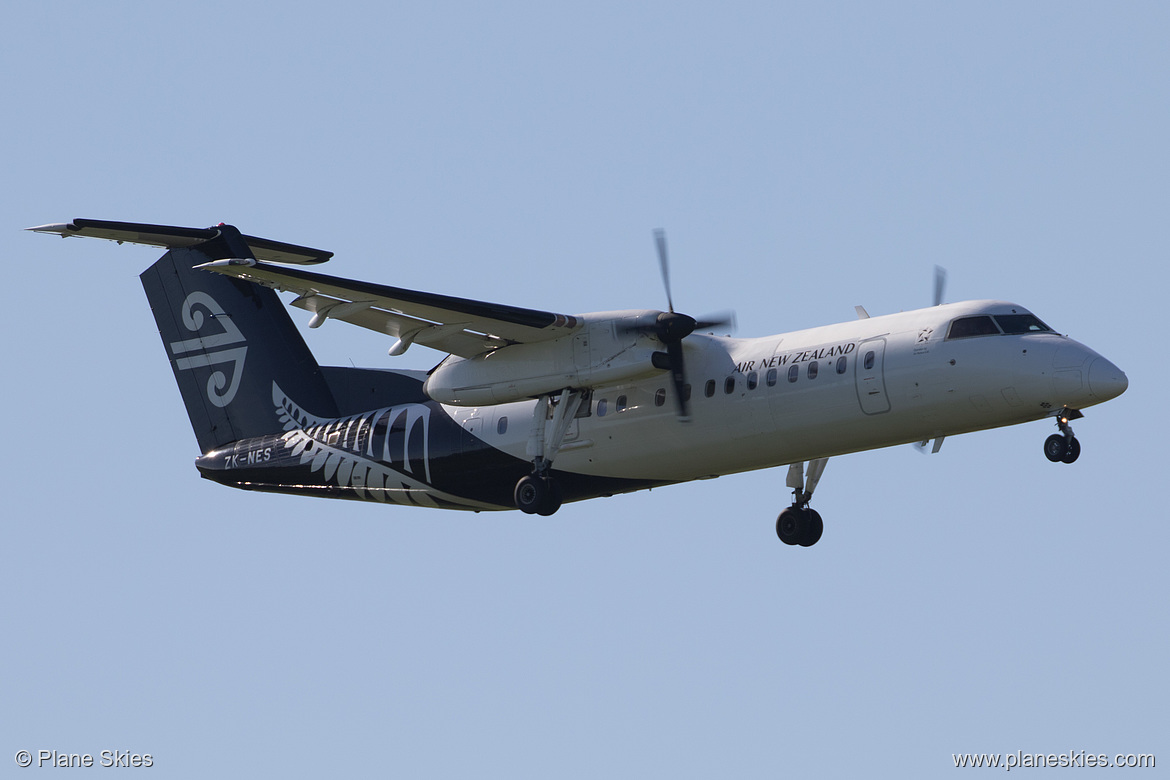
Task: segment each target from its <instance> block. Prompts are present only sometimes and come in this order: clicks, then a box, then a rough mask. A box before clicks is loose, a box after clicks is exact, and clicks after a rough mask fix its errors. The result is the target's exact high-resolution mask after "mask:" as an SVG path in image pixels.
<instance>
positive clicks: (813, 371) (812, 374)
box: [808, 360, 817, 379]
mask: <svg viewBox="0 0 1170 780" xmlns="http://www.w3.org/2000/svg"><path fill="white" fill-rule="evenodd" d="M808 378H809V379H816V378H817V361H815V360H814V361H813V362H811V363H809V364H808Z"/></svg>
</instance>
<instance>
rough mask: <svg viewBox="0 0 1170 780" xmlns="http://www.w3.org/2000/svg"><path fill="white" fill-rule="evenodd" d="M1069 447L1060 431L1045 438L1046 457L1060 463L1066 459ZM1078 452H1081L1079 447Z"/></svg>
mask: <svg viewBox="0 0 1170 780" xmlns="http://www.w3.org/2000/svg"><path fill="white" fill-rule="evenodd" d="M1073 441H1076V439H1073ZM1079 446H1080V445H1078V447H1079ZM1068 449H1069V447H1068V444H1067V443H1066V442H1065V440H1064V437H1063V436H1061V435H1060V434H1059V433H1054V434H1052V435H1051V436H1049V437H1048V438H1047V439H1045V440H1044V457H1046V458H1048V459H1049V460H1050V461H1052V462H1053V463H1060V462H1061V461H1062V460H1064V456H1065V453H1067V452H1068ZM1077 454H1080V451H1079V449H1078V452H1077Z"/></svg>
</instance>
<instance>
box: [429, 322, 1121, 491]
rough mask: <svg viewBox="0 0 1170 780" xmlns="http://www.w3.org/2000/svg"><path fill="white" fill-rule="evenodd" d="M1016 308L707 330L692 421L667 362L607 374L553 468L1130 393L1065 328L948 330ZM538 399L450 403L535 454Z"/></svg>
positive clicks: (632, 467) (708, 461)
mask: <svg viewBox="0 0 1170 780" xmlns="http://www.w3.org/2000/svg"><path fill="white" fill-rule="evenodd" d="M1017 313H1024V314H1026V313H1027V311H1026V310H1025V309H1023V308H1022V307H1019V306H1016V305H1015V304H1011V303H1005V302H999V301H968V302H964V303H956V304H948V305H943V306H936V307H933V308H929V309H920V310H916V311H910V312H903V313H900V314H892V315H887V316H881V317H873V318H867V319H859V320H855V321H851V322H845V323H839V324H835V325H828V326H824V327H820V328H812V329H809V330H802V331H796V332H792V333H785V334H780V335H776V336H769V337H764V338H753V339H735V338H726V337H718V336H712V335H702V334H698V333H696V334H693V335H691V336H690V337H688V338H687V339H686V340H685V341H684V349H685V356H686V371H687V377H688V381H689V383H690V387H691V394H690V413H691V418H692V419H691V421H690V422H681V421H680V420H679V418H678V414H677V407H676V399H675V398H674V397H673V393H674V389H673V387H672V385H671V381H670V376H669V373H668V372H665V371H661V372H656V373H655V374H654V375H651V376H648V377H644V378H639V379H636V380H632V381H627V382H624V383H620V384H613V385H607V386H595V387H594V390H593V392H592V398H591V399H590V403H589V405H588V409H587V411H588V414H587V416H579V417H578V418H577V419H575V420H574V422H573V424H572V425H571V426H570V429H569V432H568V434H567V435H566V437H565V441H564V444H563V446H562V447H561V449H560V451H559V453H558V455H557V457H556V460H555V463H554V468H555V469H556V470H558V471H570V472H577V473H582V474H589V475H595V476H613V477H627V478H635V479H645V480H664V481H686V480H691V479H697V478H703V477H710V476H717V475H721V474H729V473H734V472H739V471H747V470H751V469H759V468H768V467H772V466H779V465H784V464H789V463H797V462H801V461H808V460H812V459H816V458H825V457H830V456H835V455H841V454H844V453H848V452H857V451H861V450H868V449H875V448H879V447H889V446H894V445H899V444H905V443H909V442H920V441H925V440H928V439H938V438H939V437H944V436H953V435H956V434H960V433H966V432H970V431H976V430H984V429H988V428H996V427H1000V426H1004V425H1014V424H1016V423H1023V422H1028V421H1032V420H1038V419H1042V418H1044V417H1048V416H1052V415H1054V414H1056V413H1058V412H1059V411H1060V410H1061V409H1062V408H1064V407H1069V408H1073V409H1080V408H1083V407H1086V406H1090V405H1092V404H1096V403H1101V402H1102V401H1106V400H1108V399H1110V398H1113V397H1115V396H1117V395H1119V394H1120V393H1121V392H1123V391H1124V389H1125V387H1126V379H1125V375H1124V374H1123V373H1122V372H1121V371H1120V370H1119V369H1118V368H1117V367H1116V366H1114V365H1113V364H1112V363H1110V362H1109V361H1108V360H1106V359H1105V358H1103V357H1101V356H1100V355H1098V354H1097V353H1096V352H1094V351H1093V350H1091V349H1089V348H1088V347H1085V346H1084V345H1082V344H1079V343H1078V342H1076V341H1073V340H1072V339H1069V338H1067V337H1065V336H1061V335H1059V334H1057V333H1054V332H1028V333H1021V334H1017V335H1006V334H1003V333H996V334H994V335H979V336H969V337H965V338H950V339H948V338H947V333H948V330H947V329H948V326H949V324H950V323H951V322H952V321H954V320H955V319H957V318H961V317H967V316H971V315H983V314H986V315H997V314H998V315H1006V314H1017ZM641 340H642V341H644V342H645V343H644V344H641V345H639V349H645V350H652V349H653V343H652V340H651V339H649V338H645V337H641ZM535 405H536V402H535V401H520V402H515V403H506V404H498V405H491V406H480V407H467V406H447V407H445V409H446V411H447V413H448V414H450V415H451V416H452V417H453V418H454V419H456V420H458V421H460V422H461V423H463V424H464V425H465V426H466V427H468V428H469V429H472V430H475V431H477V432H481V433H479V435H481V436H482V437H483V439H484V440H485V441H486V442H487V443H489V444H490V445H492V446H493V447H496V448H498V449H500V450H502V451H505V452H507V453H509V454H511V455H514V456H516V457H518V458H522V459H530V458H531V452H530V450H529V448H528V441H529V435H530V432H531V430H532V428H533V419H532V418H533V411H534V408H535ZM582 414H584V412H582ZM501 419H504V420H505V422H503V423H501Z"/></svg>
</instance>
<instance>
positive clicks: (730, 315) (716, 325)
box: [695, 310, 735, 330]
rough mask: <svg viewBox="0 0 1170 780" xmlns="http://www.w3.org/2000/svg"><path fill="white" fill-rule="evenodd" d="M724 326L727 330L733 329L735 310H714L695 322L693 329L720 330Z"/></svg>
mask: <svg viewBox="0 0 1170 780" xmlns="http://www.w3.org/2000/svg"><path fill="white" fill-rule="evenodd" d="M724 326H727V329H728V330H735V312H733V311H730V310H728V311H722V312H716V313H715V314H712V315H710V316H707V317H704V318H703V319H701V320H697V321H696V322H695V330H715V329H719V330H722V329H723V327H724Z"/></svg>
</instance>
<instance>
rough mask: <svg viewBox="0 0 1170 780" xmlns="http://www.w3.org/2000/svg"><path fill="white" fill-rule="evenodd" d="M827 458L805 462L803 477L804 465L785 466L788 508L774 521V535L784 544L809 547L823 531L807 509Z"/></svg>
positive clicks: (813, 513)
mask: <svg viewBox="0 0 1170 780" xmlns="http://www.w3.org/2000/svg"><path fill="white" fill-rule="evenodd" d="M828 462H829V459H828V458H817V459H816V460H811V461H809V464H808V477H807V479H806V478H805V474H804V463H793V464H792V465H791V466H789V467H788V480H787V484H788V487H790V488H792V506H790V507H788V508H787V509H785V510H784V511H783V512H781V513H780V516H779V517H777V518H776V536H778V537H780V541H782V542H784V543H785V544H792V545H800V546H801V547H812V546H813V545H814V544H816V543H817V542H818V541H819V540H820V538H821V534H822V533H824V531H825V524H824V522H823V521H822V520H821V516H820V514H819V513H818V512H817V510H815V509H811V508H809V505H808V502H809V501H810V500H811V499H812V494H813V490H815V489H816V487H817V483H818V482H820V479H821V474H823V473H824V471H825V464H826V463H828Z"/></svg>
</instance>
